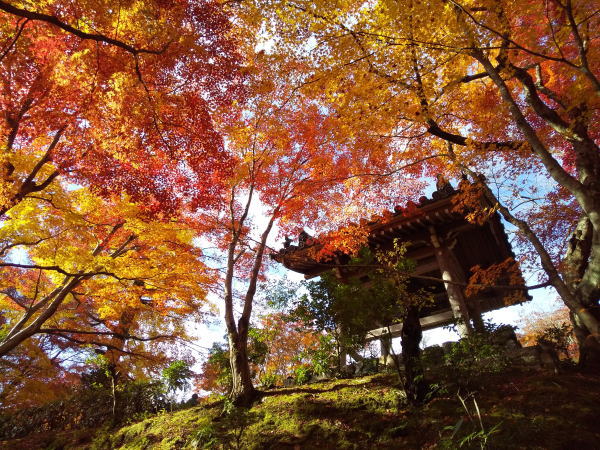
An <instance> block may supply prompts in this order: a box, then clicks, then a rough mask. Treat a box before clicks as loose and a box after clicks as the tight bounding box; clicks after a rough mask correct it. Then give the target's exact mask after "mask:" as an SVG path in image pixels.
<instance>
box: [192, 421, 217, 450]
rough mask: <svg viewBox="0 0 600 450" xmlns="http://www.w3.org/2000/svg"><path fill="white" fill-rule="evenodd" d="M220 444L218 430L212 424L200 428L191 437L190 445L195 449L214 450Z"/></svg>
mask: <svg viewBox="0 0 600 450" xmlns="http://www.w3.org/2000/svg"><path fill="white" fill-rule="evenodd" d="M218 443H219V439H218V437H217V433H216V430H215V428H214V426H212V425H211V424H205V425H202V426H201V427H199V428H198V429H197V430H196V431H195V432H194V433H193V434H192V436H191V438H190V441H189V444H190V446H191V447H192V448H194V449H201V448H213V447H215V446H216V445H217V444H218Z"/></svg>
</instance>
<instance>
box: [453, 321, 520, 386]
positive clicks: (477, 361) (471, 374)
mask: <svg viewBox="0 0 600 450" xmlns="http://www.w3.org/2000/svg"><path fill="white" fill-rule="evenodd" d="M444 361H445V364H446V366H447V367H446V370H445V371H444V372H446V373H447V374H448V375H449V376H450V377H451V378H452V379H453V380H454V381H456V382H458V383H459V384H464V385H470V384H472V383H474V382H476V381H477V378H478V377H480V376H481V375H485V374H494V373H499V372H501V371H502V370H504V369H505V368H506V367H507V366H508V362H509V359H508V356H507V355H506V350H505V348H504V347H502V346H501V345H498V344H497V343H495V342H494V339H493V333H473V334H471V335H469V336H467V337H464V338H462V339H461V340H460V341H458V342H455V343H454V344H453V345H452V346H451V347H450V350H449V351H448V352H447V353H446V355H444Z"/></svg>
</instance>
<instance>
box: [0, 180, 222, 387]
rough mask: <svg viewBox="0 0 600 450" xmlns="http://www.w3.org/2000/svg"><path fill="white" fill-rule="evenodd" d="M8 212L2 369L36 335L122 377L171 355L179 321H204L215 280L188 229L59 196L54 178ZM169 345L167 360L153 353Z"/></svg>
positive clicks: (94, 200) (81, 194) (70, 194)
mask: <svg viewBox="0 0 600 450" xmlns="http://www.w3.org/2000/svg"><path fill="white" fill-rule="evenodd" d="M7 214H8V216H9V220H7V221H6V222H5V224H4V226H3V227H2V228H1V229H0V235H1V239H0V241H1V242H2V249H1V251H2V254H1V256H2V258H1V259H0V268H1V270H0V280H1V285H2V286H3V287H2V290H1V291H0V294H1V295H0V310H1V312H2V317H3V322H4V323H3V325H2V328H1V335H0V354H1V355H2V356H3V361H6V364H8V365H9V366H10V365H11V360H13V359H15V361H16V360H18V359H19V358H20V357H21V356H19V355H21V354H22V350H18V347H20V346H22V345H23V344H24V343H26V341H28V340H29V339H30V338H32V337H36V336H38V338H36V342H38V341H40V339H39V336H42V335H45V336H48V338H47V339H46V341H47V343H48V345H46V348H47V349H49V350H51V351H56V350H60V349H63V350H65V349H66V352H67V353H69V352H73V351H74V350H73V349H75V350H76V349H79V348H82V347H88V348H93V349H94V351H95V352H96V353H100V354H103V355H104V358H105V359H106V361H107V363H108V364H109V366H110V368H111V371H113V373H114V375H115V377H118V378H120V379H123V378H126V377H135V376H137V375H142V374H144V372H145V371H147V370H148V369H152V368H153V367H154V368H155V369H157V368H159V367H160V366H161V365H164V364H165V363H167V362H168V360H169V359H171V358H173V357H175V356H176V355H177V349H176V348H177V345H176V344H177V342H181V341H182V340H185V338H186V333H185V329H184V319H185V318H187V317H189V316H190V315H192V314H196V315H199V316H202V315H203V312H202V311H203V309H202V308H203V307H204V306H205V305H206V295H207V292H208V290H209V289H210V287H211V284H212V283H213V282H214V275H213V274H212V272H211V271H210V270H209V269H207V268H206V266H205V265H204V264H203V263H202V262H200V257H201V255H202V252H201V250H200V249H199V248H197V247H196V246H195V245H194V241H193V239H194V236H195V232H194V230H192V229H190V228H189V226H188V225H187V224H185V223H181V222H180V221H176V220H171V221H149V220H147V219H145V218H144V217H143V214H142V208H140V207H139V206H137V205H136V204H134V203H131V202H127V201H125V200H121V201H116V200H115V201H112V202H108V201H107V200H105V199H102V198H100V197H97V196H94V195H93V194H92V193H90V192H89V191H88V190H87V189H85V188H79V189H76V190H70V191H66V190H65V189H64V188H62V186H61V184H60V183H58V182H56V181H55V182H54V183H53V184H52V185H51V186H50V187H49V188H48V189H47V190H46V191H45V192H44V193H43V194H40V195H39V196H37V197H36V198H30V197H28V198H26V199H24V200H23V201H22V202H20V203H19V204H18V205H16V206H14V207H13V208H11V210H10V211H9V212H8V213H7ZM22 249H26V250H25V251H24V252H23V253H21V254H20V255H19V253H15V251H17V250H22ZM27 345H28V346H31V345H32V344H27ZM167 345H168V346H169V348H170V351H169V353H168V354H167V353H166V352H165V351H157V350H158V349H161V348H163V349H164V347H165V346H167ZM15 350H18V351H17V352H16V353H15ZM180 352H181V351H180ZM71 364H73V363H71Z"/></svg>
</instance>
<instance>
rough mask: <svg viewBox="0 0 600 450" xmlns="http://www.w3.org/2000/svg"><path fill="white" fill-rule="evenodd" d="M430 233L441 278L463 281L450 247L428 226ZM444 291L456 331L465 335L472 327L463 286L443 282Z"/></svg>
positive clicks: (462, 335)
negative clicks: (457, 321)
mask: <svg viewBox="0 0 600 450" xmlns="http://www.w3.org/2000/svg"><path fill="white" fill-rule="evenodd" d="M429 232H430V233H431V243H432V244H433V247H434V249H435V257H436V259H437V262H438V266H439V267H440V272H441V273H442V279H443V280H445V281H454V282H459V283H464V282H465V279H464V275H463V274H462V270H461V268H460V265H459V263H458V261H457V260H456V258H455V257H454V255H453V254H452V252H451V251H450V249H449V248H448V246H447V245H445V243H442V242H441V241H440V239H439V237H438V235H437V233H436V231H435V228H434V227H429ZM444 286H445V287H446V292H447V293H448V301H449V302H450V308H452V313H453V314H454V317H455V318H456V319H458V320H459V323H458V333H459V334H460V335H461V337H464V336H467V335H468V334H470V333H471V331H472V327H471V323H470V319H471V317H470V314H469V308H468V307H467V301H466V298H465V294H464V293H463V288H462V287H461V286H459V285H457V284H454V283H444Z"/></svg>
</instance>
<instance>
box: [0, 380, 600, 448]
mask: <svg viewBox="0 0 600 450" xmlns="http://www.w3.org/2000/svg"><path fill="white" fill-rule="evenodd" d="M395 384H396V379H395V377H394V376H392V375H376V376H371V377H365V378H359V379H352V380H335V381H331V382H325V383H319V384H313V385H310V386H302V387H297V388H287V389H279V390H272V391H269V392H267V395H266V396H265V397H264V398H263V399H262V400H261V402H259V403H258V404H256V405H255V406H254V407H253V408H251V409H249V410H233V411H231V412H230V413H229V414H223V413H222V411H223V403H222V402H220V403H219V402H217V403H214V404H212V405H204V406H198V407H193V408H189V409H186V410H183V411H177V412H173V413H163V414H159V415H157V416H154V417H152V418H149V419H146V420H144V421H142V422H138V423H135V424H132V425H130V426H127V427H124V428H121V429H119V430H94V432H88V433H82V432H81V431H80V432H78V434H76V433H71V434H68V433H67V434H64V433H63V434H61V435H58V436H55V437H54V440H52V441H49V437H48V436H46V437H45V439H44V440H43V441H37V442H36V441H35V436H31V437H30V438H29V439H24V440H20V441H15V442H12V443H5V444H10V445H9V448H15V449H16V448H27V449H31V448H44V447H45V448H79V449H84V448H86V449H89V448H95V449H113V448H119V449H131V450H133V449H139V450H141V449H179V448H248V449H269V448H271V449H285V448H290V449H292V448H294V449H296V448H301V449H305V448H306V449H310V448H336V449H337V448H348V449H365V448H458V447H459V445H461V444H462V445H463V448H480V443H481V441H482V439H484V438H487V447H488V448H506V449H517V448H527V449H575V448H576V449H598V448H600V427H599V426H598V412H599V411H600V407H599V405H600V376H595V375H593V376H592V375H582V374H578V373H569V374H563V375H552V374H547V373H516V372H515V373H510V374H503V375H502V376H495V377H488V378H486V379H485V380H481V383H480V386H479V388H478V389H477V390H476V392H474V393H472V395H468V393H466V392H457V387H453V386H448V387H446V388H445V391H441V392H439V393H438V395H437V396H436V398H434V399H433V400H431V401H430V402H429V403H428V404H427V405H425V406H424V407H422V408H419V409H410V408H408V407H407V406H406V404H405V402H404V398H403V395H402V391H401V390H399V389H398V388H397V386H395ZM457 393H459V394H460V395H461V397H462V398H463V399H464V400H465V404H466V406H467V410H468V411H469V412H468V413H467V411H466V410H465V407H464V406H463V405H462V403H461V401H460V399H459V398H458V396H457ZM474 399H475V402H476V403H477V407H478V408H479V410H480V412H481V417H482V422H483V427H484V430H485V431H486V433H483V434H482V433H479V434H477V432H478V431H480V430H481V424H480V423H479V420H478V418H477V416H476V408H475V402H474V401H473V400H474ZM458 423H461V425H460V427H458V429H457V426H456V425H457V424H458ZM494 427H495V428H494ZM492 429H494V430H495V431H494V432H493V433H491V434H489V433H487V432H489V430H492ZM488 434H489V435H488Z"/></svg>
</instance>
